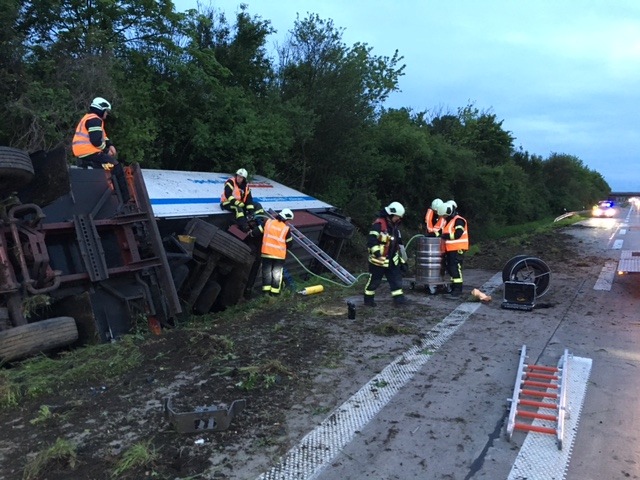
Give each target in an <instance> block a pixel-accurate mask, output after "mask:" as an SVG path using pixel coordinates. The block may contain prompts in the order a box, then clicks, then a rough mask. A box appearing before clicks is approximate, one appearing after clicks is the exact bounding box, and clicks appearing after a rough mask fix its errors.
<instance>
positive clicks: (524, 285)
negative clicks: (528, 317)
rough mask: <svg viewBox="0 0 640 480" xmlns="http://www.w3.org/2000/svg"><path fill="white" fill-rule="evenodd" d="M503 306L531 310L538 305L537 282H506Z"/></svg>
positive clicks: (510, 308) (509, 308) (511, 308)
mask: <svg viewBox="0 0 640 480" xmlns="http://www.w3.org/2000/svg"><path fill="white" fill-rule="evenodd" d="M500 306H501V307H502V308H505V309H508V310H525V311H527V312H530V311H531V310H533V309H534V307H535V306H536V284H535V283H533V282H510V281H507V282H504V300H503V301H502V305H500Z"/></svg>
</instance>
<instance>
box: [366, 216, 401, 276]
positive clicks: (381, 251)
mask: <svg viewBox="0 0 640 480" xmlns="http://www.w3.org/2000/svg"><path fill="white" fill-rule="evenodd" d="M400 245H402V237H401V234H400V230H399V229H398V228H397V227H396V226H395V225H393V224H392V223H390V222H389V221H388V220H387V219H386V218H383V217H380V218H377V219H376V221H375V222H373V225H372V226H371V230H370V231H369V237H368V240H367V247H368V248H369V262H370V263H372V264H374V265H378V266H380V267H385V268H386V267H389V265H390V263H389V259H390V258H391V261H392V262H393V264H394V265H399V264H400V263H401V262H402V258H401V255H400Z"/></svg>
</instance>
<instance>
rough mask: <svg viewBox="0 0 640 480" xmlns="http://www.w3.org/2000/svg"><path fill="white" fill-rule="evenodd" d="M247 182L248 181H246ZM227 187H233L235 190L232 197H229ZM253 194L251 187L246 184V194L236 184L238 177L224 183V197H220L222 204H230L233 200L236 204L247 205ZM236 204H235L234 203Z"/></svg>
mask: <svg viewBox="0 0 640 480" xmlns="http://www.w3.org/2000/svg"><path fill="white" fill-rule="evenodd" d="M245 182H246V180H245ZM227 185H231V186H232V187H233V188H232V189H231V190H232V193H231V195H229V196H227ZM250 194H251V190H250V189H249V185H247V184H246V183H245V189H244V192H243V191H242V189H241V188H240V186H239V185H238V183H237V182H236V177H231V178H230V179H229V180H227V181H226V182H225V183H224V188H223V190H222V195H221V196H220V203H223V204H224V203H228V202H230V201H231V200H235V201H236V202H242V203H247V200H248V199H249V195H250ZM234 203H235V202H234Z"/></svg>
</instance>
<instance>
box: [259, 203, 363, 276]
mask: <svg viewBox="0 0 640 480" xmlns="http://www.w3.org/2000/svg"><path fill="white" fill-rule="evenodd" d="M265 213H266V215H267V216H268V217H269V218H275V217H276V216H277V215H278V212H276V211H274V210H269V211H267V212H265ZM289 230H290V231H291V237H292V238H293V239H294V240H295V241H296V243H298V244H299V245H300V246H301V247H302V248H304V249H305V250H306V251H307V252H309V253H310V254H311V256H313V258H315V259H316V260H318V261H319V262H320V263H322V265H324V266H325V267H327V269H328V270H329V271H330V272H332V273H333V274H335V275H336V276H337V277H338V278H339V279H340V280H342V281H343V282H344V283H345V284H347V285H349V286H351V285H353V284H354V283H356V277H354V276H353V275H351V274H350V273H349V272H348V271H347V270H346V269H345V268H343V267H342V266H341V265H340V264H339V263H338V262H336V261H335V260H334V259H333V258H331V257H330V256H329V255H328V254H327V253H326V252H325V251H324V250H322V249H321V248H320V247H319V246H317V245H316V244H315V243H313V242H312V241H311V240H309V239H308V238H307V237H305V236H304V234H303V233H302V232H300V230H298V229H297V228H296V227H294V226H293V225H291V224H289Z"/></svg>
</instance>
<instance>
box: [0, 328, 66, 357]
mask: <svg viewBox="0 0 640 480" xmlns="http://www.w3.org/2000/svg"><path fill="white" fill-rule="evenodd" d="M76 340H78V327H77V326H76V321H75V320H74V319H73V318H72V317H55V318H49V319H48V320H42V321H40V322H34V323H28V324H27V325H21V326H19V327H14V328H10V329H8V330H4V331H2V332H0V361H2V362H8V361H11V360H17V359H20V358H24V357H27V356H29V355H33V354H36V353H40V352H44V351H47V350H53V349H55V348H60V347H66V346H68V345H71V344H72V343H73V342H75V341H76Z"/></svg>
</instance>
